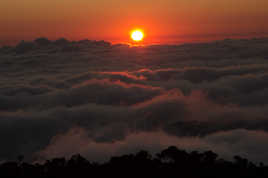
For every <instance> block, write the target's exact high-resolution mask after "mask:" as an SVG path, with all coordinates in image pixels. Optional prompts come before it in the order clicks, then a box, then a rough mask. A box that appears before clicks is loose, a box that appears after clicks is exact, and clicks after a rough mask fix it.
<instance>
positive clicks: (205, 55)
mask: <svg viewBox="0 0 268 178" xmlns="http://www.w3.org/2000/svg"><path fill="white" fill-rule="evenodd" d="M267 51H268V39H251V40H224V41H216V42H211V43H203V44H185V45H173V46H171V45H155V46H144V47H130V46H127V45H111V44H109V43H107V42H104V41H89V40H83V41H79V42H70V41H68V40H65V39H59V40H57V41H49V40H47V39H45V38H40V39H37V40H35V41H34V42H21V43H20V44H18V45H17V46H15V47H2V48H0V56H1V59H0V66H1V67H0V73H1V75H0V140H1V142H2V144H1V145H2V146H1V151H0V159H14V158H16V156H17V155H19V154H24V155H25V156H26V158H28V159H29V160H41V159H47V158H51V157H55V156H70V155H71V154H74V153H78V152H79V153H82V154H83V155H85V156H87V157H88V158H89V159H94V160H102V161H103V160H105V159H107V158H108V157H109V156H111V155H115V154H122V153H127V152H132V151H135V150H138V149H148V150H150V151H152V152H156V151H159V150H161V149H163V148H165V147H167V146H170V145H176V146H178V147H181V148H185V149H191V150H193V149H198V150H204V149H212V150H214V151H217V152H219V153H220V154H221V155H222V156H223V157H227V158H231V157H232V156H233V155H234V154H240V155H242V156H246V157H248V158H250V159H252V160H253V161H264V162H268V155H266V153H265V150H266V149H267V144H266V141H265V140H267V133H268V118H267V116H268V72H267V71H268V63H267V60H268V53H267Z"/></svg>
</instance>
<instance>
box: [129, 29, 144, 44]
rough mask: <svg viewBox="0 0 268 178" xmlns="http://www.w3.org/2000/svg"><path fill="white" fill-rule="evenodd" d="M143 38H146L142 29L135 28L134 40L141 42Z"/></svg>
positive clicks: (132, 33)
mask: <svg viewBox="0 0 268 178" xmlns="http://www.w3.org/2000/svg"><path fill="white" fill-rule="evenodd" d="M143 38H144V33H143V31H142V30H133V31H132V32H131V39H132V40H133V41H136V42H139V41H142V40H143Z"/></svg>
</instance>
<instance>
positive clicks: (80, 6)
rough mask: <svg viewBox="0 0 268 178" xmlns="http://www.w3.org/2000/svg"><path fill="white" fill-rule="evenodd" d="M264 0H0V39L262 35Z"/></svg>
mask: <svg viewBox="0 0 268 178" xmlns="http://www.w3.org/2000/svg"><path fill="white" fill-rule="evenodd" d="M267 9H268V1H267V0H254V1H253V0H235V1H233V0H217V1H215V0H146V1H144V0H135V1H134V0H128V1H126V0H98V1H93V0H87V1H86V0H75V1H74V0H56V1H55V0H39V1H36V0H1V2H0V27H1V28H0V43H5V42H6V43H8V42H13V41H18V40H22V39H26V40H30V39H34V38H37V37H40V36H45V37H48V38H50V39H56V38H59V37H66V38H68V39H72V40H78V39H84V38H89V39H96V40H107V41H111V42H127V41H128V40H129V32H130V31H131V30H132V29H133V28H141V29H143V30H144V31H145V33H146V39H145V40H146V41H145V42H147V43H154V42H159V43H168V42H171V41H176V40H178V41H180V40H181V41H183V40H186V38H187V39H188V40H189V39H192V40H198V38H199V39H213V38H226V37H235V36H238V37H244V36H246V37H248V36H263V35H266V34H267V32H268V24H267V23H266V19H267V18H268V11H267Z"/></svg>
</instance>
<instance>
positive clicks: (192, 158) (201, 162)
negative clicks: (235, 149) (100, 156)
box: [0, 146, 268, 178]
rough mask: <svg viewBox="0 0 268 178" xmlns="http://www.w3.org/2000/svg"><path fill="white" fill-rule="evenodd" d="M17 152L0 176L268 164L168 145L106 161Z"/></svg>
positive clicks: (250, 176)
mask: <svg viewBox="0 0 268 178" xmlns="http://www.w3.org/2000/svg"><path fill="white" fill-rule="evenodd" d="M23 159H24V157H23V156H22V155H19V156H18V161H17V162H5V163H2V164H1V165H0V177H15V178H16V177H19V178H39V177H40V178H48V177H49V178H50V177H62V178H65V177H77V178H80V177H124V178H126V177H130V178H138V177H145V178H148V177H153V178H161V177H164V178H166V177H187V178H208V177H211V178H212V177H215V178H230V177H234V178H256V177H257V178H265V177H268V167H267V166H265V165H264V164H263V163H259V164H258V165H256V164H254V163H252V162H250V161H248V160H247V159H245V158H242V157H240V156H234V161H226V160H224V159H220V158H218V155H217V154H216V153H214V152H212V151H205V152H203V153H200V152H198V151H192V152H186V151H185V150H180V149H178V148H176V147H175V146H171V147H169V148H167V149H165V150H163V151H161V152H160V153H157V154H156V155H155V156H152V155H151V154H150V153H148V152H147V151H144V150H142V151H140V152H138V153H136V154H128V155H123V156H118V157H112V158H111V159H110V160H109V161H108V162H106V163H102V164H99V163H93V162H90V161H88V160H86V159H85V158H83V157H82V156H81V155H80V154H77V155H73V156H72V157H71V158H70V159H69V160H66V159H65V158H54V159H52V160H47V161H46V162H45V163H44V164H39V163H35V164H29V163H26V162H23Z"/></svg>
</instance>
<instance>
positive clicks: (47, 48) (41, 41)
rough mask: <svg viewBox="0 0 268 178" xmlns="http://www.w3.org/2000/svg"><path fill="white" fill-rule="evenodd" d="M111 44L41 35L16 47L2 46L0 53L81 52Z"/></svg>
mask: <svg viewBox="0 0 268 178" xmlns="http://www.w3.org/2000/svg"><path fill="white" fill-rule="evenodd" d="M110 46H111V43H109V42H106V41H103V40H101V41H96V40H88V39H86V40H81V41H69V40H67V39H65V38H59V39H57V40H55V41H50V40H49V39H47V38H45V37H40V38H37V39H35V40H33V41H24V40H22V41H21V42H19V43H18V44H17V45H16V46H14V47H10V46H3V47H0V54H1V53H3V54H25V53H38V52H49V53H56V52H64V53H66V52H81V51H86V50H88V48H109V47H110Z"/></svg>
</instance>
